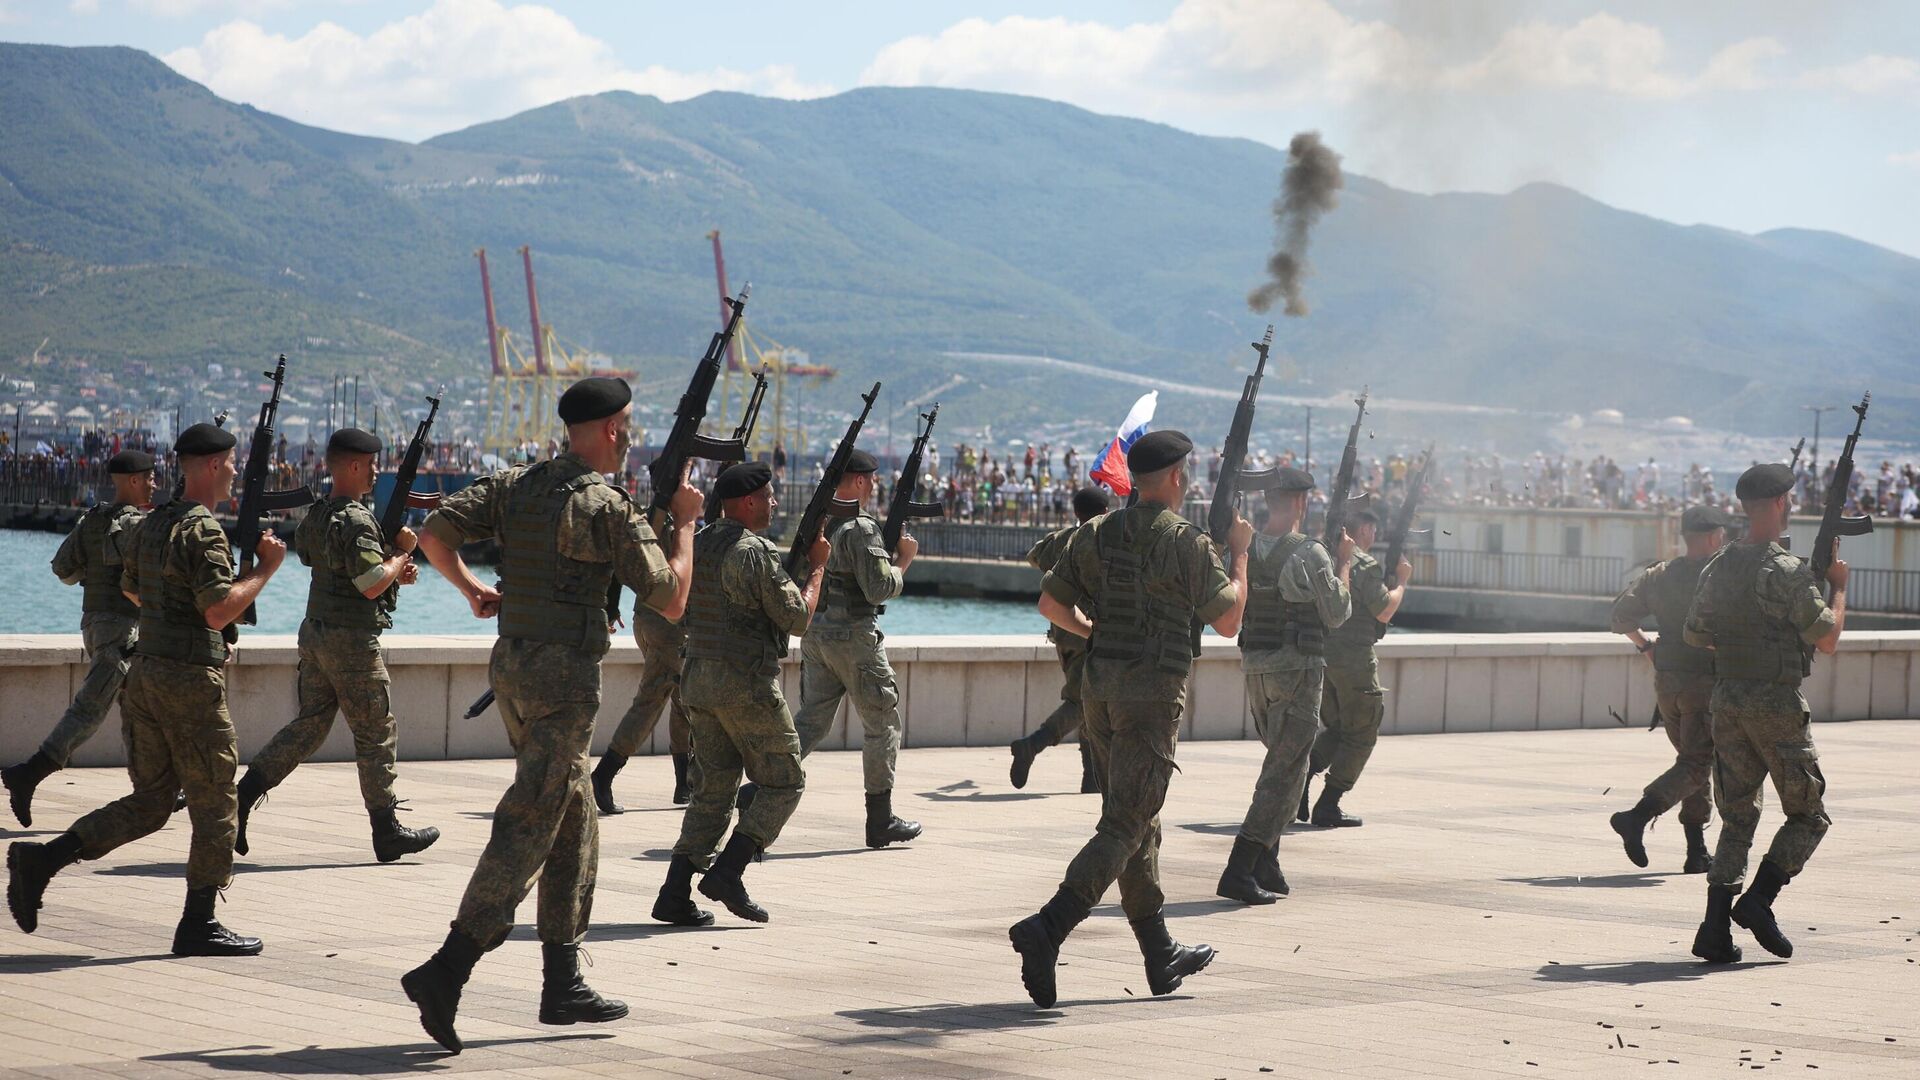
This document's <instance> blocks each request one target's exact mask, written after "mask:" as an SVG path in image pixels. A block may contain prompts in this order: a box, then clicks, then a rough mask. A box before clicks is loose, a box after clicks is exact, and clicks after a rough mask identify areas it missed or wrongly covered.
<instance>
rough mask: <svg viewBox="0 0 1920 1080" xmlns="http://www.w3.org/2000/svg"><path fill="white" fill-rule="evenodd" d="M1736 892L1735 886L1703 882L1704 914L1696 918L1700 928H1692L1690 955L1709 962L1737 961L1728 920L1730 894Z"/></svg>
mask: <svg viewBox="0 0 1920 1080" xmlns="http://www.w3.org/2000/svg"><path fill="white" fill-rule="evenodd" d="M1739 894H1740V890H1739V888H1737V887H1736V886H1733V885H1712V884H1709V885H1708V886H1707V917H1706V918H1704V919H1702V920H1700V929H1699V930H1697V931H1695V932H1694V935H1693V955H1695V956H1697V957H1699V958H1700V959H1702V960H1705V961H1706V962H1707V963H1709V964H1737V963H1739V962H1740V946H1738V945H1735V944H1734V943H1733V927H1732V926H1731V925H1729V922H1728V920H1729V918H1730V916H1731V915H1732V914H1733V898H1734V897H1735V896H1738V895H1739Z"/></svg>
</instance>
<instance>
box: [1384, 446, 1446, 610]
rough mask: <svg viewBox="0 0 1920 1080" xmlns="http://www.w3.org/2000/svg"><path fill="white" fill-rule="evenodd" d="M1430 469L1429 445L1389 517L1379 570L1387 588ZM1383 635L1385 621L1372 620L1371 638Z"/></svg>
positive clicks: (1396, 569) (1397, 569)
mask: <svg viewBox="0 0 1920 1080" xmlns="http://www.w3.org/2000/svg"><path fill="white" fill-rule="evenodd" d="M1432 470H1433V446H1432V445H1431V444H1429V445H1428V446H1427V452H1426V453H1424V454H1422V455H1421V456H1420V464H1419V465H1417V466H1415V467H1414V468H1413V469H1412V470H1411V471H1409V472H1408V473H1407V494H1406V497H1405V498H1403V499H1402V500H1401V501H1400V511H1399V512H1398V513H1396V514H1394V516H1393V524H1392V525H1391V526H1390V527H1389V528H1388V531H1387V557H1386V560H1385V561H1384V562H1382V563H1381V572H1382V573H1384V574H1386V575H1389V576H1388V578H1387V582H1388V585H1387V587H1388V588H1392V587H1394V586H1395V585H1398V584H1399V583H1400V582H1399V572H1400V560H1401V558H1403V557H1404V556H1405V555H1406V551H1407V537H1408V536H1409V535H1411V534H1412V532H1413V516H1414V514H1415V513H1416V512H1417V511H1418V510H1419V509H1420V497H1421V496H1422V495H1425V494H1426V493H1427V475H1428V474H1429V473H1430V472H1431V471H1432ZM1386 636H1387V624H1386V623H1383V622H1381V621H1380V620H1378V619H1375V620H1374V623H1373V639H1374V640H1375V641H1378V640H1380V639H1381V638H1383V637H1386Z"/></svg>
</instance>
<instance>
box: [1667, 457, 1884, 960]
mask: <svg viewBox="0 0 1920 1080" xmlns="http://www.w3.org/2000/svg"><path fill="white" fill-rule="evenodd" d="M1792 491H1793V471H1792V470H1791V469H1789V468H1787V466H1785V465H1780V464H1772V465H1755V466H1754V467H1753V468H1751V469H1748V470H1747V471H1746V472H1744V473H1742V474H1741V475H1740V481H1739V484H1738V485H1737V486H1736V487H1735V488H1734V495H1735V497H1736V498H1738V499H1739V500H1740V505H1741V507H1742V509H1744V510H1745V511H1746V515H1747V535H1746V536H1745V537H1744V538H1742V539H1741V540H1739V541H1736V542H1735V543H1732V544H1729V545H1727V546H1726V547H1725V548H1723V549H1721V551H1720V553H1719V554H1718V555H1715V556H1714V557H1713V561H1711V562H1709V563H1708V564H1707V566H1706V568H1705V569H1703V570H1701V571H1700V585H1699V588H1698V589H1696V590H1695V592H1694V594H1693V607H1692V608H1691V609H1690V610H1689V611H1688V612H1687V622H1686V641H1687V644H1689V645H1692V646H1694V647H1696V648H1703V649H1712V650H1713V669H1714V684H1713V700H1712V704H1711V709H1712V711H1713V772H1714V785H1713V787H1714V792H1713V794H1714V801H1715V803H1716V804H1717V805H1718V806H1719V808H1720V842H1719V844H1718V846H1717V847H1716V848H1715V849H1714V853H1713V862H1712V865H1711V866H1709V867H1708V868H1707V914H1706V918H1705V919H1704V920H1702V921H1701V923H1700V929H1699V931H1698V932H1697V933H1696V934H1695V935H1694V938H1693V955H1695V956H1698V957H1700V958H1701V959H1702V960H1706V961H1708V962H1710V963H1716V964H1731V963H1734V962H1736V961H1738V960H1739V959H1740V946H1738V945H1735V944H1734V943H1733V930H1732V928H1731V927H1730V926H1729V925H1728V922H1729V920H1731V921H1732V922H1737V923H1739V924H1740V925H1741V926H1743V927H1745V928H1746V929H1747V930H1749V931H1750V932H1752V934H1753V936H1754V939H1755V940H1756V941H1758V942H1760V945H1761V946H1762V947H1763V948H1765V949H1766V950H1767V951H1768V952H1770V953H1772V954H1774V955H1775V956H1792V955H1793V942H1791V941H1789V940H1787V937H1786V935H1785V934H1782V933H1781V932H1780V926H1779V921H1778V920H1777V919H1775V918H1774V914H1773V902H1774V900H1775V899H1776V898H1777V897H1778V896H1779V895H1780V889H1781V887H1783V886H1784V885H1786V883H1787V882H1789V881H1791V880H1793V878H1794V876H1795V875H1796V874H1798V873H1800V871H1801V869H1802V868H1804V867H1805V866H1806V865H1807V860H1808V859H1809V858H1811V857H1812V856H1813V852H1814V849H1815V848H1817V847H1819V846H1820V838H1821V837H1823V836H1825V835H1826V833H1827V827H1828V826H1829V825H1831V824H1832V823H1833V822H1832V819H1830V818H1828V817H1827V811H1826V807H1825V805H1824V803H1823V798H1822V797H1823V796H1824V795H1825V794H1826V790H1827V779H1826V777H1825V776H1824V775H1823V774H1822V773H1821V772H1820V755H1819V753H1818V752H1817V751H1815V750H1814V747H1813V731H1812V728H1811V726H1810V721H1811V720H1812V715H1811V714H1810V713H1809V712H1808V710H1807V699H1806V698H1804V697H1802V696H1801V694H1800V680H1801V679H1803V678H1805V677H1806V676H1807V673H1808V672H1809V671H1810V670H1811V666H1810V665H1811V662H1812V658H1813V652H1814V650H1816V649H1817V650H1819V651H1820V652H1823V653H1832V652H1833V651H1834V649H1835V648H1837V647H1838V646H1839V644H1840V632H1841V630H1842V629H1843V628H1844V627H1845V625H1846V615H1847V564H1846V563H1845V562H1843V561H1841V560H1840V559H1839V557H1838V551H1836V552H1835V558H1834V560H1833V565H1832V566H1830V567H1828V568H1827V584H1829V585H1831V586H1832V589H1833V593H1832V599H1831V600H1830V601H1829V600H1822V599H1821V597H1820V586H1819V583H1818V582H1816V581H1814V579H1813V572H1812V570H1811V568H1810V567H1809V565H1808V563H1807V562H1806V561H1805V560H1803V559H1800V558H1798V557H1797V556H1794V555H1791V554H1789V553H1788V552H1787V550H1786V549H1785V548H1784V547H1782V546H1781V545H1780V544H1779V538H1780V537H1781V536H1782V535H1783V534H1784V533H1785V532H1786V530H1787V517H1788V514H1790V513H1791V512H1792V509H1793V496H1792ZM1768 777H1772V779H1773V787H1774V791H1775V792H1777V793H1778V794H1779V796H1780V812H1781V813H1782V814H1784V815H1785V816H1786V820H1785V821H1784V822H1782V823H1781V825H1780V831H1779V832H1776V833H1774V835H1773V845H1772V846H1771V847H1769V848H1768V849H1767V854H1766V857H1765V858H1763V859H1762V860H1761V861H1760V869H1759V871H1758V872H1756V873H1755V874H1754V876H1753V885H1752V887H1751V888H1749V889H1747V891H1746V895H1744V896H1742V895H1740V885H1741V882H1742V881H1743V880H1744V879H1745V877H1746V874H1747V852H1748V849H1749V848H1750V847H1752V846H1753V833H1754V829H1755V828H1756V827H1757V826H1758V825H1759V823H1760V795H1761V787H1762V785H1764V784H1765V783H1766V781H1767V778H1768ZM1736 896H1738V897H1739V902H1738V903H1735V902H1734V898H1735V897H1736Z"/></svg>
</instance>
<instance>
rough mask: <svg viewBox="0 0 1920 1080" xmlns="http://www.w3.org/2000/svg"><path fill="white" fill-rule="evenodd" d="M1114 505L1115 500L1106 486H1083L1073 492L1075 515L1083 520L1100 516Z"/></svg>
mask: <svg viewBox="0 0 1920 1080" xmlns="http://www.w3.org/2000/svg"><path fill="white" fill-rule="evenodd" d="M1112 505H1113V500H1112V499H1110V498H1108V496H1107V489H1106V488H1102V487H1083V488H1081V489H1080V490H1079V491H1076V492H1074V493H1073V516H1074V517H1077V518H1079V519H1080V520H1081V521H1089V520H1092V519H1093V518H1096V517H1099V516H1100V515H1101V514H1104V513H1106V512H1107V508H1108V507H1110V506H1112Z"/></svg>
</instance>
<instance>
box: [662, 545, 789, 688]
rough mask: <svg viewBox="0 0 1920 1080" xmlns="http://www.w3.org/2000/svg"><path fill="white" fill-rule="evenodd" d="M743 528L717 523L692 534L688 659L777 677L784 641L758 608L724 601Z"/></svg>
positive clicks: (785, 646) (687, 622)
mask: <svg viewBox="0 0 1920 1080" xmlns="http://www.w3.org/2000/svg"><path fill="white" fill-rule="evenodd" d="M748 535H749V534H748V533H747V527H746V526H745V525H742V524H741V523H740V522H738V521H736V520H734V519H732V518H721V519H720V520H719V521H716V522H714V523H713V524H711V525H708V526H707V527H706V528H704V529H701V530H700V531H699V532H698V533H696V534H694V538H693V584H692V586H691V587H689V589H688V590H687V615H686V619H685V620H684V624H683V625H685V626H686V628H687V643H686V645H685V647H684V648H682V650H681V655H682V656H685V657H687V658H688V659H690V660H691V659H699V660H720V661H724V662H726V663H728V664H730V665H733V666H736V667H745V668H747V669H749V670H751V671H752V672H753V673H754V674H755V675H760V676H765V677H777V676H778V675H779V674H780V660H781V658H782V657H784V656H786V655H787V635H786V633H785V632H784V631H782V630H781V629H780V628H778V627H776V626H774V625H773V620H771V619H769V618H767V614H766V612H764V611H761V610H760V609H759V608H757V607H755V608H743V607H740V606H739V605H737V604H734V603H733V602H732V601H730V600H728V599H727V591H726V586H725V584H724V569H725V567H726V563H727V557H728V556H729V555H730V554H732V552H733V549H734V548H736V547H739V546H740V544H741V543H742V542H744V541H745V540H746V539H747V537H748Z"/></svg>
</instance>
